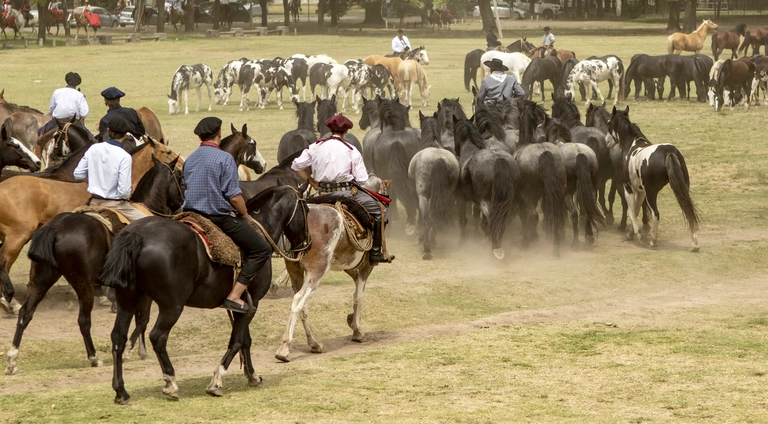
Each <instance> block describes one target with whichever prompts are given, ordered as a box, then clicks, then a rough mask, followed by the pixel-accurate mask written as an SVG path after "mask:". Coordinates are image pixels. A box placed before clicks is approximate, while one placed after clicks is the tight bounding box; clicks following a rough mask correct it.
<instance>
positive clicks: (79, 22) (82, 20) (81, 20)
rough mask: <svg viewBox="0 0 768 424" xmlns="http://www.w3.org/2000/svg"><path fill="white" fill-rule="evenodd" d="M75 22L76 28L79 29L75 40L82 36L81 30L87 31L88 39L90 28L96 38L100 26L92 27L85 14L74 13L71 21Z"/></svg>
mask: <svg viewBox="0 0 768 424" xmlns="http://www.w3.org/2000/svg"><path fill="white" fill-rule="evenodd" d="M73 19H74V21H75V26H76V28H77V31H76V32H75V40H77V37H78V36H79V35H80V28H84V29H85V36H86V37H88V27H91V28H92V29H93V36H94V37H95V36H96V31H98V29H99V27H98V26H92V25H91V23H90V22H89V21H88V17H87V16H85V13H84V12H81V13H75V12H72V14H71V15H70V20H73Z"/></svg>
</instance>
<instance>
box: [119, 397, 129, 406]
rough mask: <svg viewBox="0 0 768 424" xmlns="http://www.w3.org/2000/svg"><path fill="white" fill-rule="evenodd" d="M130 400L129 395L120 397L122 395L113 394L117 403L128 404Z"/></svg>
mask: <svg viewBox="0 0 768 424" xmlns="http://www.w3.org/2000/svg"><path fill="white" fill-rule="evenodd" d="M130 401H131V397H130V396H126V397H122V396H115V403H116V404H118V405H129V404H130Z"/></svg>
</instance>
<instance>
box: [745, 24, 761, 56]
mask: <svg viewBox="0 0 768 424" xmlns="http://www.w3.org/2000/svg"><path fill="white" fill-rule="evenodd" d="M766 37H768V26H763V27H759V28H754V29H751V30H749V31H747V32H745V33H744V41H742V42H741V45H740V46H739V50H738V53H739V54H743V55H744V56H746V55H747V49H749V46H752V56H754V55H756V54H760V46H762V45H763V44H765V38H766ZM766 52H768V47H766Z"/></svg>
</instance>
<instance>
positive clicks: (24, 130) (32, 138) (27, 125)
mask: <svg viewBox="0 0 768 424" xmlns="http://www.w3.org/2000/svg"><path fill="white" fill-rule="evenodd" d="M42 121H45V122H48V121H50V119H48V120H47V121H46V120H45V118H44V115H42V114H36V113H30V112H14V113H12V114H10V115H8V116H7V117H5V118H2V119H0V122H3V123H4V124H5V126H6V127H7V130H8V134H9V135H11V136H13V138H15V139H17V140H18V141H20V142H21V143H22V144H24V146H25V147H26V148H28V149H31V150H34V149H35V145H36V144H37V137H38V136H37V129H38V128H40V127H41V126H42V125H45V123H43V124H42V125H41V122H42Z"/></svg>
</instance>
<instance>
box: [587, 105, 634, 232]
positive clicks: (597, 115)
mask: <svg viewBox="0 0 768 424" xmlns="http://www.w3.org/2000/svg"><path fill="white" fill-rule="evenodd" d="M610 120H611V112H608V110H607V109H606V108H605V103H603V104H601V105H599V106H598V105H593V104H590V105H589V106H588V107H587V113H586V116H585V124H586V126H588V127H594V128H596V129H598V130H600V131H602V133H603V134H605V138H604V142H605V146H606V147H605V148H606V149H607V150H608V152H609V156H610V161H611V166H612V168H613V176H612V177H610V178H611V179H612V182H611V190H610V192H609V193H608V203H607V208H606V207H605V206H603V205H605V200H604V199H605V197H604V195H603V193H600V194H601V197H600V205H601V207H602V210H603V214H604V215H605V221H606V224H608V225H612V224H613V222H614V216H613V202H614V200H616V193H618V192H619V183H618V182H619V178H620V176H621V175H620V174H621V147H620V146H619V144H618V143H616V142H615V141H613V140H612V138H613V136H612V135H611V132H610V128H609V126H608V122H609V121H610ZM608 144H610V145H612V146H613V147H612V148H610V149H609V148H608ZM599 158H600V157H599V156H598V161H599ZM619 201H620V202H621V208H622V209H621V221H620V223H619V231H624V230H625V229H626V227H627V203H626V201H625V199H624V196H621V195H619Z"/></svg>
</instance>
